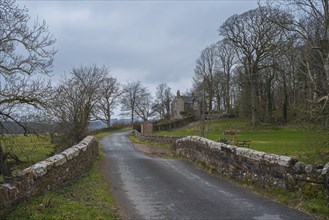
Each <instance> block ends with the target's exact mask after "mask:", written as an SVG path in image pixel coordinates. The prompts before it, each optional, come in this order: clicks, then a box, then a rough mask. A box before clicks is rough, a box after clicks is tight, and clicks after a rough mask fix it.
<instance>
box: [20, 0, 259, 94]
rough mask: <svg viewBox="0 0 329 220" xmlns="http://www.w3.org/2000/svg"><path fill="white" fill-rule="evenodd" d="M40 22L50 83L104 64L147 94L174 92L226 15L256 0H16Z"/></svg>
mask: <svg viewBox="0 0 329 220" xmlns="http://www.w3.org/2000/svg"><path fill="white" fill-rule="evenodd" d="M18 3H19V4H20V5H25V6H26V7H27V8H28V9H29V14H30V15H31V17H32V18H33V19H35V18H36V17H38V19H39V20H45V21H46V22H47V24H48V25H49V30H50V32H51V33H52V34H53V35H54V37H55V38H56V39H57V43H56V45H55V47H56V49H58V53H57V55H56V57H55V63H54V77H53V79H52V80H53V81H54V82H56V80H57V79H58V78H60V77H59V76H60V75H63V74H65V73H66V74H67V73H68V72H70V70H72V68H73V67H78V66H80V65H91V64H97V65H105V66H108V67H109V68H110V70H111V74H112V76H114V77H116V78H117V79H118V80H119V81H120V82H121V83H125V82H127V81H129V80H130V81H135V80H140V81H141V82H142V84H143V85H144V86H146V87H148V88H149V89H150V90H151V91H152V92H154V91H155V88H156V87H157V85H159V84H160V83H162V82H164V83H167V85H168V86H170V87H171V88H172V91H173V92H174V93H175V92H176V91H177V90H178V89H179V90H181V91H182V92H184V91H186V90H187V89H190V88H191V86H192V77H193V75H194V66H195V61H196V59H197V58H198V57H199V55H200V53H201V51H202V50H203V49H204V48H205V47H207V46H209V45H210V44H212V43H215V42H217V41H218V40H220V36H219V34H218V31H217V30H218V28H219V26H220V25H221V24H222V23H223V22H224V21H225V20H226V19H227V18H229V17H230V16H231V15H233V14H240V13H243V12H245V11H247V10H250V9H253V8H256V7H257V1H256V0H240V1H239V0H226V1H225V0H217V1H187V0H186V1H152V0H149V1H104V0H103V1H65V0H62V1H40V0H39V1H27V0H25V1H24V0H20V1H18Z"/></svg>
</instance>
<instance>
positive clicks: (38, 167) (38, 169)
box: [31, 161, 48, 178]
mask: <svg viewBox="0 0 329 220" xmlns="http://www.w3.org/2000/svg"><path fill="white" fill-rule="evenodd" d="M47 167H48V163H47V161H41V162H39V163H36V164H34V165H32V166H31V172H32V173H33V174H34V175H35V176H36V177H37V178H38V177H41V176H43V175H45V174H46V173H47V171H48V169H47Z"/></svg>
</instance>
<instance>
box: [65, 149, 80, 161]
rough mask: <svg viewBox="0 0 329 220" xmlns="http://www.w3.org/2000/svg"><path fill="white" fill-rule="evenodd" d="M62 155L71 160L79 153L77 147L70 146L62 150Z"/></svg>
mask: <svg viewBox="0 0 329 220" xmlns="http://www.w3.org/2000/svg"><path fill="white" fill-rule="evenodd" d="M62 154H63V155H65V157H66V159H67V160H71V159H73V158H75V157H77V156H78V155H79V149H77V148H76V147H71V148H68V149H66V150H64V151H63V152H62Z"/></svg>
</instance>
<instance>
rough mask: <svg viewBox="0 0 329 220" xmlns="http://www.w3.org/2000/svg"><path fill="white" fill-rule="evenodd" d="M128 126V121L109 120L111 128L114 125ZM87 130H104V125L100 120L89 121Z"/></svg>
mask: <svg viewBox="0 0 329 220" xmlns="http://www.w3.org/2000/svg"><path fill="white" fill-rule="evenodd" d="M119 123H120V124H122V123H123V124H129V123H130V119H118V118H113V119H111V126H113V125H114V124H119ZM88 128H89V129H90V130H96V129H101V128H106V123H104V122H103V121H101V120H96V121H91V122H89V124H88Z"/></svg>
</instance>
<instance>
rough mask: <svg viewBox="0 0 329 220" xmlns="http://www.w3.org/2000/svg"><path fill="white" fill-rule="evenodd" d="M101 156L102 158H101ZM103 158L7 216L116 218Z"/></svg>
mask: <svg viewBox="0 0 329 220" xmlns="http://www.w3.org/2000/svg"><path fill="white" fill-rule="evenodd" d="M102 156H103V155H101V156H100V157H102ZM99 166H100V158H98V160H97V161H95V162H94V164H93V166H92V167H91V169H90V170H89V172H88V173H86V174H85V175H82V176H81V177H80V178H79V179H77V180H76V181H75V182H73V183H71V184H69V185H67V186H65V187H63V188H61V189H58V190H55V191H53V192H49V193H47V194H44V195H39V196H35V197H31V198H29V199H27V200H26V201H24V202H23V203H21V204H20V205H19V206H18V207H17V208H16V209H15V210H14V211H13V212H12V213H10V214H9V215H8V216H6V218H7V219H116V216H115V214H114V211H113V202H112V199H111V197H110V196H109V193H108V188H107V185H106V183H105V182H104V181H103V180H102V177H101V173H100V171H99V169H100V168H99Z"/></svg>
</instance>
